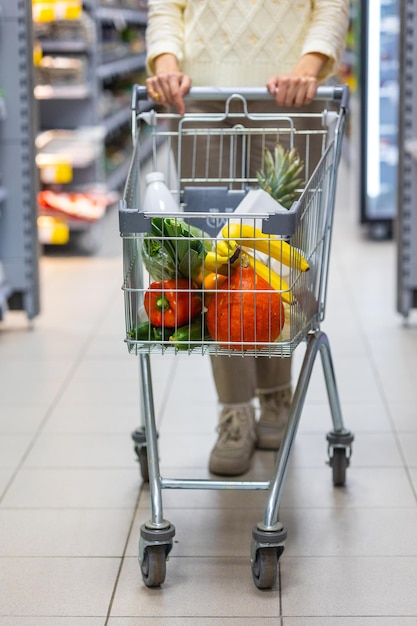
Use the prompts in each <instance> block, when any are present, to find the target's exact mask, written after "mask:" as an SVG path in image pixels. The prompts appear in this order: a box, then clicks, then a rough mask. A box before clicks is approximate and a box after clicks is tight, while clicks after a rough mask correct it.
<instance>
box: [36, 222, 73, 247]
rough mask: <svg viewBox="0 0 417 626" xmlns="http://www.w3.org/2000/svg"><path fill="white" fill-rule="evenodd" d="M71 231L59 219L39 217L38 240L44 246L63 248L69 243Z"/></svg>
mask: <svg viewBox="0 0 417 626" xmlns="http://www.w3.org/2000/svg"><path fill="white" fill-rule="evenodd" d="M69 238H70V231H69V226H68V224H67V223H66V222H65V221H64V220H62V219H59V218H57V217H50V216H49V215H40V216H39V217H38V240H39V243H41V244H43V245H48V244H50V245H55V246H57V245H58V246H59V245H61V246H63V245H65V244H66V243H68V241H69Z"/></svg>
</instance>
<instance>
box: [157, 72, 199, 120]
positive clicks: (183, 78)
mask: <svg viewBox="0 0 417 626" xmlns="http://www.w3.org/2000/svg"><path fill="white" fill-rule="evenodd" d="M146 87H147V89H148V94H149V97H150V98H152V99H153V100H154V101H155V102H157V103H158V104H163V105H165V106H175V108H176V109H177V111H178V113H179V114H180V115H183V114H184V113H185V105H184V96H185V94H186V93H187V92H188V91H189V89H190V87H191V79H190V78H189V76H187V75H186V74H183V73H181V72H169V73H164V74H157V75H156V76H152V77H151V78H148V79H147V81H146Z"/></svg>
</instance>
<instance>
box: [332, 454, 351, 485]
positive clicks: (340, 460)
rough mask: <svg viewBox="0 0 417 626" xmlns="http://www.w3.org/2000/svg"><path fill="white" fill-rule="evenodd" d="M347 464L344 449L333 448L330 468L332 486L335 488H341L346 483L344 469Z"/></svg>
mask: <svg viewBox="0 0 417 626" xmlns="http://www.w3.org/2000/svg"><path fill="white" fill-rule="evenodd" d="M348 464H349V460H348V457H347V456H346V448H334V449H333V456H332V458H331V467H332V473H333V485H334V486H335V487H343V485H344V484H345V482H346V468H347V466H348Z"/></svg>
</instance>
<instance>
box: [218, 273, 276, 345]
mask: <svg viewBox="0 0 417 626" xmlns="http://www.w3.org/2000/svg"><path fill="white" fill-rule="evenodd" d="M284 321H285V312H284V306H283V304H282V301H281V296H280V294H279V293H278V292H277V291H275V290H274V289H273V288H272V287H271V285H270V284H269V283H267V282H266V281H265V280H264V279H263V278H261V277H260V276H258V275H257V274H256V273H255V272H254V270H253V268H252V267H250V266H249V267H242V266H240V267H238V268H237V269H236V270H235V272H234V273H233V275H232V276H231V277H230V278H229V280H228V281H227V282H226V283H225V284H224V285H222V286H221V287H220V288H219V290H218V292H217V293H215V294H214V295H213V297H212V299H211V300H210V304H209V306H208V310H207V313H206V323H207V329H208V331H209V333H210V335H211V337H212V338H213V339H214V341H216V342H217V343H219V345H220V346H221V347H223V348H229V349H230V350H254V349H255V348H257V349H261V348H262V343H263V342H268V343H270V342H273V341H275V340H276V339H277V338H278V336H279V334H280V332H281V330H282V328H283V326H284ZM232 342H233V344H232Z"/></svg>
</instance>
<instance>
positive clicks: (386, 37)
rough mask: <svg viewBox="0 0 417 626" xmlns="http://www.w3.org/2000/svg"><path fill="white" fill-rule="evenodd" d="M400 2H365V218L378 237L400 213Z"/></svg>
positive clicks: (362, 63) (362, 125) (362, 184)
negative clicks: (398, 196)
mask: <svg viewBox="0 0 417 626" xmlns="http://www.w3.org/2000/svg"><path fill="white" fill-rule="evenodd" d="M400 2H401V0H362V1H361V3H360V39H361V45H360V55H359V58H358V63H359V68H358V69H359V97H360V139H359V141H360V149H359V153H360V154H359V163H358V165H359V188H360V219H361V223H363V224H367V225H368V228H369V235H370V237H371V238H373V239H382V238H388V237H391V235H392V222H393V218H394V217H395V216H396V213H397V206H396V205H397V165H398V100H399V83H398V79H399V32H400Z"/></svg>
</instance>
